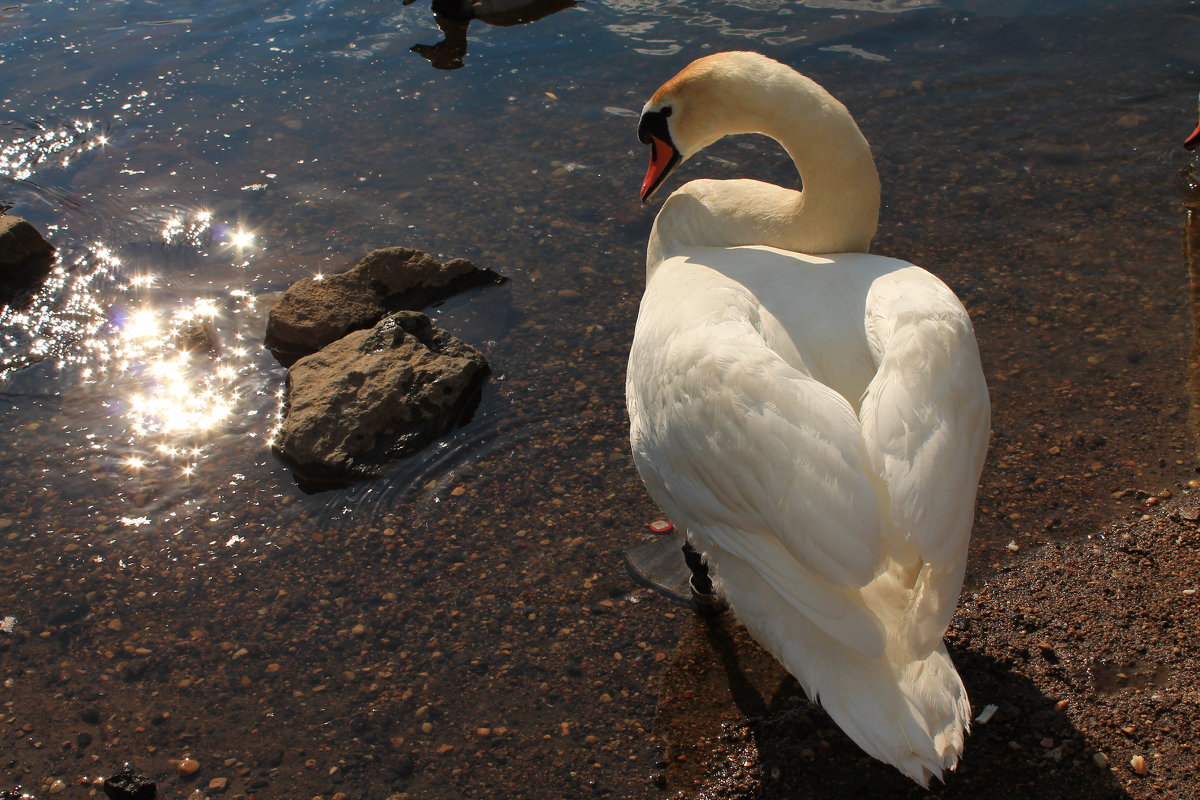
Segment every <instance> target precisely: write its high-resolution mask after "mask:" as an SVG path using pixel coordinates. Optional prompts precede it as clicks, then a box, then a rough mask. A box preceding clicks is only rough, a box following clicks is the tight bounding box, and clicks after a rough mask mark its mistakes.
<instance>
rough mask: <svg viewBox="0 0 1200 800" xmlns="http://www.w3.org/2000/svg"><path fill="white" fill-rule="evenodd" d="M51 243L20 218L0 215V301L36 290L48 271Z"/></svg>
mask: <svg viewBox="0 0 1200 800" xmlns="http://www.w3.org/2000/svg"><path fill="white" fill-rule="evenodd" d="M53 263H54V245H52V244H50V243H49V242H47V241H46V240H45V238H43V237H42V235H41V234H40V233H38V231H37V228H34V227H33V226H32V225H30V224H29V223H28V222H26V221H25V220H23V219H21V218H20V217H14V216H11V215H7V214H5V215H0V303H3V304H8V303H10V302H11V301H12V299H13V298H14V297H15V296H16V295H18V294H20V293H22V292H28V291H30V290H32V289H36V288H37V287H38V286H40V285H41V284H42V281H44V280H46V276H47V275H49V274H50V265H51V264H53Z"/></svg>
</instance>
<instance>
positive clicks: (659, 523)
mask: <svg viewBox="0 0 1200 800" xmlns="http://www.w3.org/2000/svg"><path fill="white" fill-rule="evenodd" d="M646 527H647V528H649V529H650V530H652V531H654V532H655V533H670V532H671V531H673V530H675V526H674V525H672V524H671V521H670V520H666V519H656V520H654V522H651V523H650V524H649V525H647V526H646Z"/></svg>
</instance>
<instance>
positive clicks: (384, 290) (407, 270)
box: [266, 247, 504, 366]
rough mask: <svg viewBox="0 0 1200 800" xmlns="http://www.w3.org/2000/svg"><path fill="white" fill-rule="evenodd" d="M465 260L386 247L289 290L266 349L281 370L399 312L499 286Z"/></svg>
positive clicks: (497, 279)
mask: <svg viewBox="0 0 1200 800" xmlns="http://www.w3.org/2000/svg"><path fill="white" fill-rule="evenodd" d="M503 282H504V278H502V277H501V276H500V275H498V274H496V273H495V272H493V271H492V270H490V269H481V268H479V267H476V266H475V265H474V264H472V263H471V262H470V261H468V260H467V259H465V258H455V259H451V260H450V261H447V262H445V263H442V262H440V261H438V260H437V259H435V258H433V257H432V256H429V255H427V254H425V253H423V252H421V251H420V250H414V249H412V248H408V247H387V248H384V249H382V250H376V251H374V252H372V253H369V254H368V255H367V256H366V257H365V258H363V259H362V260H361V261H359V262H358V264H356V265H355V266H354V267H352V268H351V269H349V270H347V271H346V272H343V273H340V274H337V275H328V276H325V277H323V278H321V279H319V280H318V279H315V278H304V279H301V280H299V281H297V282H296V283H295V284H293V285H292V287H291V288H290V289H288V290H287V291H286V292H285V293H284V295H283V297H282V298H281V299H280V300H279V302H278V303H277V304H276V306H275V307H274V308H273V309H271V314H270V317H269V318H268V320H267V334H266V345H267V348H268V349H270V351H271V352H272V353H273V354H274V355H275V357H276V358H277V359H279V361H280V363H282V364H283V365H284V366H290V365H291V364H293V363H294V362H295V361H296V360H297V359H299V358H302V357H303V356H306V355H308V354H310V353H314V352H316V351H317V350H320V349H321V348H322V347H324V346H325V345H327V344H329V343H330V342H333V341H336V340H337V339H340V338H341V337H343V336H345V335H346V334H348V333H350V332H351V331H357V330H363V329H365V328H370V327H371V326H372V325H374V324H375V323H376V322H378V321H379V320H381V319H383V317H385V316H387V315H388V314H391V313H393V312H395V311H400V310H418V309H421V308H424V307H426V306H429V305H431V304H433V303H436V302H439V301H441V300H444V299H446V298H447V297H450V296H451V295H454V294H457V293H458V292H461V291H463V290H465V289H470V288H473V287H475V286H483V285H487V284H499V283H503Z"/></svg>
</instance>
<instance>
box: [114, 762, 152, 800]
mask: <svg viewBox="0 0 1200 800" xmlns="http://www.w3.org/2000/svg"><path fill="white" fill-rule="evenodd" d="M157 792H158V787H157V786H155V784H154V781H152V780H150V779H149V778H147V777H146V776H145V775H139V774H137V773H136V772H134V771H133V769H132V768H131V767H126V768H125V769H123V770H121V771H120V772H118V773H117V774H116V775H113V776H111V777H108V778H105V779H104V794H105V795H107V796H108V797H109V798H111V800H154V798H155V796H156V795H157Z"/></svg>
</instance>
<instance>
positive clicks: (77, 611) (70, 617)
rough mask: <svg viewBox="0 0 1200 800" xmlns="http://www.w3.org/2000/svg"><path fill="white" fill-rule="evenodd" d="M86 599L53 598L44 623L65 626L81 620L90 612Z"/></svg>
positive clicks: (80, 597)
mask: <svg viewBox="0 0 1200 800" xmlns="http://www.w3.org/2000/svg"><path fill="white" fill-rule="evenodd" d="M91 610H92V609H91V606H90V605H88V601H87V598H85V597H83V596H72V595H61V596H59V597H57V598H55V600H54V602H53V604H52V605H51V606H50V611H49V613H48V614H47V615H46V622H48V623H49V624H51V625H66V624H67V623H68V622H75V621H76V620H80V619H83V618H84V617H86V616H87V615H88V612H90V611H91Z"/></svg>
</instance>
